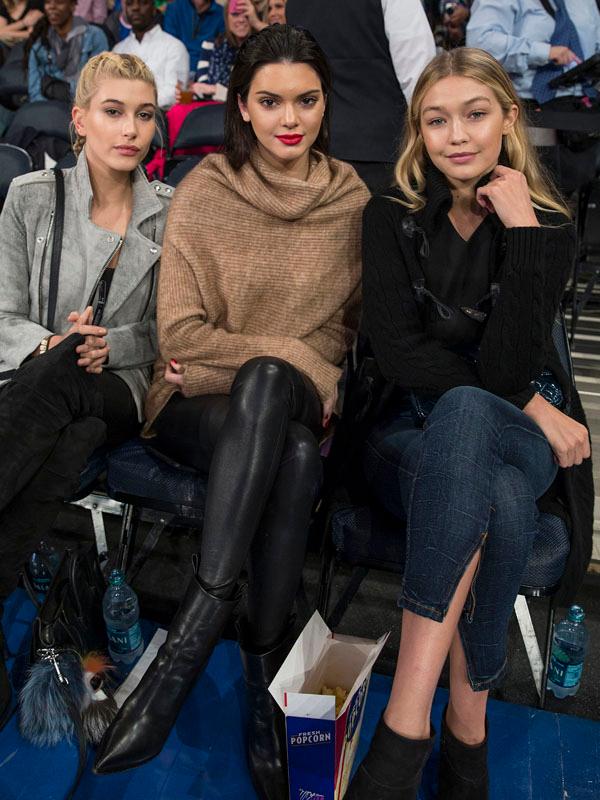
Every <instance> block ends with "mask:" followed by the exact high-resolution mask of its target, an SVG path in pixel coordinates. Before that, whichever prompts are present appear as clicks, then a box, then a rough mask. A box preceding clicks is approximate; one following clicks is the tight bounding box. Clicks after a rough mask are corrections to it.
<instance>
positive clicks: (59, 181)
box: [46, 169, 65, 331]
mask: <svg viewBox="0 0 600 800" xmlns="http://www.w3.org/2000/svg"><path fill="white" fill-rule="evenodd" d="M54 176H55V178H56V201H55V205H54V235H53V237H52V257H51V259H50V286H49V289H48V317H47V319H46V327H47V328H48V330H49V331H53V330H54V314H55V312H56V300H57V298H58V276H59V273H60V257H61V253H62V240H63V228H64V221H65V181H64V177H63V174H62V170H60V169H54Z"/></svg>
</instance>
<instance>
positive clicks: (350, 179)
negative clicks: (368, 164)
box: [204, 150, 360, 221]
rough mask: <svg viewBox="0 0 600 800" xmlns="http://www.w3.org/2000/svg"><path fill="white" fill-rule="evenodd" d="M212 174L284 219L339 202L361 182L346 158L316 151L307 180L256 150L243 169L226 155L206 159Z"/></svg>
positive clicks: (259, 207)
mask: <svg viewBox="0 0 600 800" xmlns="http://www.w3.org/2000/svg"><path fill="white" fill-rule="evenodd" d="M204 164H205V167H206V168H210V169H211V171H212V172H213V176H214V177H215V178H216V179H217V180H219V182H222V183H223V184H224V185H226V186H228V187H229V188H230V189H232V190H233V191H234V192H236V193H237V194H239V195H240V196H241V197H242V198H243V199H244V200H245V201H246V202H248V203H250V205H252V206H254V207H255V208H258V209H259V210H260V211H263V212H264V213H265V214H267V215H269V216H272V217H277V218H278V219H283V220H289V221H292V220H297V219H302V218H303V217H306V216H307V215H308V214H310V212H312V211H314V210H315V209H317V208H322V207H323V206H326V205H329V204H332V203H337V201H339V200H340V199H341V198H342V197H344V196H345V195H347V194H349V193H351V192H355V191H356V189H357V184H359V183H360V182H359V181H358V178H357V177H356V174H355V172H354V170H353V169H352V168H351V167H350V166H348V165H347V164H344V163H343V162H340V161H336V160H335V159H329V158H328V157H327V156H324V155H323V154H322V153H318V152H315V151H313V152H312V153H311V158H310V169H309V174H308V178H307V180H305V181H303V180H300V179H299V178H293V177H290V176H289V175H286V174H285V173H283V172H280V171H279V170H276V169H274V168H273V167H272V166H271V165H270V164H268V163H267V162H266V161H265V160H264V159H263V158H262V157H261V156H260V154H259V153H258V151H256V150H255V151H254V153H253V154H252V156H251V158H250V160H249V161H247V162H246V163H245V164H244V165H243V166H242V168H241V169H239V170H238V171H236V170H234V169H233V168H232V167H231V165H230V164H229V162H228V161H227V159H226V157H225V156H224V155H217V156H209V157H207V158H206V159H205V160H204Z"/></svg>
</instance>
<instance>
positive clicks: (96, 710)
mask: <svg viewBox="0 0 600 800" xmlns="http://www.w3.org/2000/svg"><path fill="white" fill-rule="evenodd" d="M111 669H114V667H113V666H112V664H110V662H109V660H108V659H107V658H106V656H104V655H102V653H90V654H89V655H87V656H86V657H85V658H84V659H83V671H84V681H85V685H86V689H87V691H86V696H85V698H84V706H83V708H82V720H83V732H84V734H85V738H86V739H87V740H88V742H90V744H100V740H101V739H102V737H103V736H104V733H105V731H106V729H107V728H108V726H109V725H110V723H111V722H112V721H113V719H114V718H115V717H116V715H117V711H118V708H117V703H116V700H115V697H114V694H113V692H112V689H111V687H110V685H109V680H108V672H109V670H111Z"/></svg>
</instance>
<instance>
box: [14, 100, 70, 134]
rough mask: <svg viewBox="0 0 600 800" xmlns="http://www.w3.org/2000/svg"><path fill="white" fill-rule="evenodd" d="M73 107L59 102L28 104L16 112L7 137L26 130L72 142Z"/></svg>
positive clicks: (39, 101)
mask: <svg viewBox="0 0 600 800" xmlns="http://www.w3.org/2000/svg"><path fill="white" fill-rule="evenodd" d="M70 126H71V107H70V105H69V104H68V103H61V102H60V101H59V100H36V102H35V103H27V104H26V105H24V106H21V108H20V109H19V110H18V111H17V112H16V114H15V116H14V117H13V119H12V121H11V123H10V127H9V128H8V131H7V132H6V136H7V138H8V137H11V138H12V137H13V136H14V135H17V134H18V132H19V131H24V130H25V129H26V128H33V130H36V131H40V132H41V133H44V134H45V135H47V136H51V137H53V138H55V139H61V140H62V141H64V142H70V141H71V131H70Z"/></svg>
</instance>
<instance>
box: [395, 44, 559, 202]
mask: <svg viewBox="0 0 600 800" xmlns="http://www.w3.org/2000/svg"><path fill="white" fill-rule="evenodd" d="M451 75H457V76H460V77H464V78H472V79H473V80H476V81H479V82H480V83H483V84H485V86H487V87H488V88H489V89H491V90H492V92H493V93H494V95H495V96H496V99H497V100H498V102H499V103H500V107H501V108H502V111H503V113H504V114H507V113H508V111H509V110H510V108H511V107H512V106H513V105H516V106H517V107H518V109H519V113H518V116H517V119H516V122H515V124H514V126H513V127H512V128H511V130H510V131H509V132H508V133H507V134H505V135H504V136H503V137H502V142H503V145H504V149H505V151H506V155H507V157H508V161H509V164H510V166H511V167H512V169H516V170H518V171H519V172H522V173H523V175H525V178H526V179H527V185H528V186H529V194H530V196H531V200H532V202H533V204H534V205H535V206H537V207H538V208H542V209H546V210H551V211H558V212H561V213H562V214H565V216H567V217H570V216H571V212H570V211H569V209H568V208H567V206H566V204H565V203H564V201H563V199H562V198H561V197H560V195H559V193H558V192H557V191H556V189H555V187H554V185H553V183H552V181H551V179H550V178H549V176H548V175H547V174H546V172H545V170H544V168H543V167H542V165H541V164H540V161H539V158H538V155H537V152H536V150H535V148H534V147H533V145H532V144H531V142H530V140H529V135H528V133H527V127H526V117H525V113H524V110H523V106H522V104H521V101H520V100H519V98H518V96H517V94H516V92H515V89H514V87H513V84H512V82H511V80H510V78H509V77H508V75H507V73H506V72H505V71H504V69H503V68H502V67H501V66H500V64H499V63H498V61H496V59H495V58H494V57H493V56H491V55H490V54H489V53H487V52H486V51H485V50H479V49H477V48H475V47H459V48H457V49H456V50H449V51H447V52H444V53H440V54H439V55H438V56H436V57H435V58H434V59H433V60H432V61H430V62H429V64H428V65H427V66H426V67H425V69H424V70H423V72H422V73H421V76H420V77H419V80H418V81H417V85H416V86H415V90H414V93H413V96H412V100H411V103H410V107H409V109H408V113H407V115H406V123H405V127H404V135H403V139H402V144H401V146H400V158H399V160H398V163H397V164H396V172H395V177H396V183H397V185H398V186H399V188H400V189H401V190H402V193H403V194H404V197H405V198H406V199H405V200H403V201H399V202H402V204H403V205H405V206H407V207H408V208H409V209H410V210H411V211H419V210H420V209H422V208H423V207H424V206H425V196H424V193H425V156H426V153H425V144H424V142H423V137H422V135H421V120H420V114H421V106H422V105H423V99H424V97H425V95H426V94H427V92H428V91H429V89H431V87H432V86H433V85H434V84H435V83H437V82H438V81H439V80H441V79H442V78H447V77H449V76H451Z"/></svg>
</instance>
